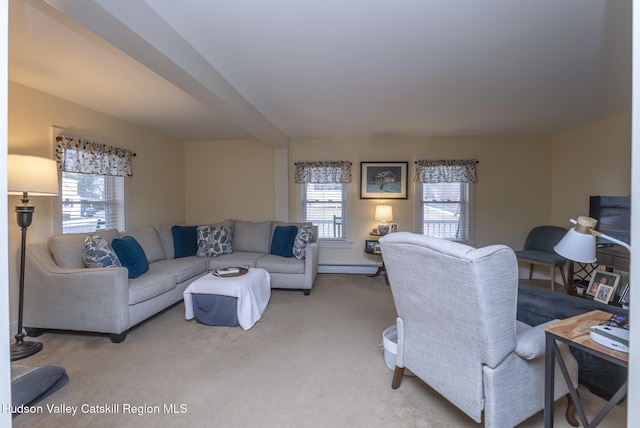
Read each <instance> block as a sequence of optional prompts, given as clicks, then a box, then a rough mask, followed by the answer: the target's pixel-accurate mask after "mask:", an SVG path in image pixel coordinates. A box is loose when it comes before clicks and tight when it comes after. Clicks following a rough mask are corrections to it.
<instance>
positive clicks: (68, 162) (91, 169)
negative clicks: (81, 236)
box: [55, 134, 136, 233]
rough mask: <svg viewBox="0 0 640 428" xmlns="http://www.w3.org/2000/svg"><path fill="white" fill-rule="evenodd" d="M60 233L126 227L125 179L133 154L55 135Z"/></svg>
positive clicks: (111, 147)
mask: <svg viewBox="0 0 640 428" xmlns="http://www.w3.org/2000/svg"><path fill="white" fill-rule="evenodd" d="M55 144H56V159H57V161H58V165H59V166H60V170H61V171H62V172H61V178H62V179H61V190H60V204H61V213H62V221H61V223H62V233H87V232H94V231H96V230H102V229H118V230H124V228H125V218H124V215H125V209H124V203H125V201H124V199H125V191H124V186H125V184H124V177H130V176H131V175H133V171H132V167H131V160H132V158H133V157H134V156H135V155H136V154H135V153H133V152H131V151H129V150H126V149H121V148H118V147H113V146H108V145H106V144H102V143H98V142H95V141H89V140H86V139H82V138H78V137H71V136H68V135H62V134H60V135H58V136H57V137H56V138H55Z"/></svg>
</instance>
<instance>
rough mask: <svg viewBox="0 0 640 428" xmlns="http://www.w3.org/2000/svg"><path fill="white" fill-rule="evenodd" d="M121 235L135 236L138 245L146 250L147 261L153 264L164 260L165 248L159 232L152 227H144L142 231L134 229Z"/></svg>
mask: <svg viewBox="0 0 640 428" xmlns="http://www.w3.org/2000/svg"><path fill="white" fill-rule="evenodd" d="M121 235H126V236H133V237H134V238H135V239H136V241H138V244H140V246H141V247H142V249H143V250H144V253H145V255H146V256H147V261H148V262H149V263H153V262H155V261H158V260H164V259H165V258H166V257H165V255H164V248H163V247H162V242H161V241H160V237H159V236H158V232H157V231H156V229H155V228H154V227H152V226H148V227H144V228H142V229H134V230H129V231H126V232H122V234H121Z"/></svg>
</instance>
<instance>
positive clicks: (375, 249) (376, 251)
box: [373, 242, 382, 254]
mask: <svg viewBox="0 0 640 428" xmlns="http://www.w3.org/2000/svg"><path fill="white" fill-rule="evenodd" d="M373 254H382V250H381V249H380V243H378V242H376V243H375V245H374V246H373Z"/></svg>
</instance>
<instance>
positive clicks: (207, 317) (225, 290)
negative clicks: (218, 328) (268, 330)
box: [183, 268, 271, 330]
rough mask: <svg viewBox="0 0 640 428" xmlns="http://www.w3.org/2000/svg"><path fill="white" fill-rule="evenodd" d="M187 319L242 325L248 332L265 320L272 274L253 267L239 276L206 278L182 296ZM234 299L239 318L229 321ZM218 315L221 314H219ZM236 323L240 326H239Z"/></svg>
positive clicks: (212, 276) (198, 281) (196, 282)
mask: <svg viewBox="0 0 640 428" xmlns="http://www.w3.org/2000/svg"><path fill="white" fill-rule="evenodd" d="M183 297H184V310H185V318H186V319H188V320H190V319H193V318H194V317H195V318H196V320H198V321H199V322H203V323H204V324H209V325H238V324H239V325H240V327H242V328H243V329H244V330H248V329H250V328H251V327H253V325H254V324H255V323H256V322H258V321H259V320H260V318H262V314H263V313H264V310H265V309H266V308H267V304H268V303H269V299H270V297H271V278H270V276H269V272H267V271H266V270H264V269H261V268H251V269H249V271H248V272H247V273H246V274H244V275H240V276H233V277H218V276H215V275H213V274H208V275H205V276H203V277H201V278H198V279H196V280H195V281H193V282H192V283H191V284H189V286H188V287H187V289H186V290H185V291H184V293H183ZM234 300H235V309H236V318H237V319H235V320H234V319H229V316H228V313H229V311H230V310H231V311H233V303H234ZM216 312H218V314H216ZM236 322H237V323H236Z"/></svg>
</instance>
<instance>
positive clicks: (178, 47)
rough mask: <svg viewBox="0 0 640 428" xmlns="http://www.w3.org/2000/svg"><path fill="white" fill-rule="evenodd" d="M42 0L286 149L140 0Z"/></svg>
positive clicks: (284, 141)
mask: <svg viewBox="0 0 640 428" xmlns="http://www.w3.org/2000/svg"><path fill="white" fill-rule="evenodd" d="M44 1H45V2H46V3H48V4H50V5H51V6H53V7H54V8H56V9H57V10H59V11H60V12H62V13H63V14H65V15H67V16H69V17H71V18H72V19H74V20H75V21H76V22H78V23H79V24H81V25H83V26H84V27H86V28H88V29H89V30H91V31H92V32H94V33H96V34H97V35H98V36H100V37H101V38H102V39H104V40H105V41H107V42H109V43H110V44H112V45H113V46H115V47H117V48H118V49H120V50H122V51H123V52H124V53H126V54H127V55H129V56H130V57H131V58H133V59H134V60H136V61H138V62H139V63H141V64H142V65H144V66H146V67H147V68H149V69H150V70H152V71H153V72H155V73H157V74H158V75H160V76H162V77H163V78H165V79H166V80H168V81H169V82H171V83H172V84H174V85H175V86H177V87H178V88H180V89H181V90H183V91H184V92H186V93H188V94H189V95H191V96H192V97H194V98H196V99H197V100H199V101H200V102H202V103H203V104H204V105H206V106H208V107H210V108H211V109H212V110H213V111H214V112H215V113H218V114H221V115H223V116H224V117H225V118H226V119H227V120H229V121H230V122H232V123H234V124H235V125H236V126H238V127H239V128H241V129H243V130H244V131H246V132H247V133H249V134H251V135H252V136H254V137H255V138H256V139H258V140H260V141H262V142H264V143H266V144H270V145H272V146H274V147H279V148H286V147H288V144H289V139H288V137H287V136H286V135H285V134H284V133H283V132H282V131H281V130H280V129H278V128H277V127H276V126H275V125H274V124H273V123H271V122H270V121H269V120H268V119H267V118H266V117H265V116H264V115H262V113H260V112H259V111H258V110H257V109H256V108H255V107H254V106H253V105H251V104H250V103H249V102H248V101H247V100H246V99H245V98H244V97H243V96H242V95H241V94H240V93H239V92H238V91H237V90H236V89H235V88H234V87H233V86H231V84H230V83H229V82H228V81H227V80H226V79H225V78H224V77H223V76H222V75H221V74H220V73H218V71H217V70H216V69H215V68H214V67H213V66H212V65H211V64H210V63H209V62H207V61H206V60H205V59H204V57H203V56H202V55H200V53H199V52H198V51H196V50H195V49H194V48H193V46H191V45H190V44H189V43H187V41H186V40H185V39H184V38H183V37H182V36H181V35H180V34H178V33H177V32H176V31H175V30H174V29H173V28H172V27H171V26H170V25H169V24H167V22H166V21H164V20H163V19H162V18H161V17H160V16H159V15H158V14H157V13H156V12H155V11H154V10H153V9H152V8H151V7H150V6H149V5H148V4H147V3H146V2H145V1H144V0H126V1H114V0H82V1H77V0H44Z"/></svg>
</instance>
